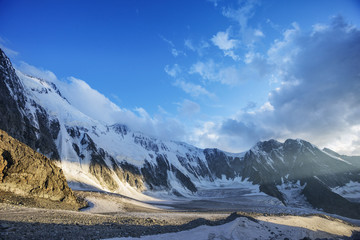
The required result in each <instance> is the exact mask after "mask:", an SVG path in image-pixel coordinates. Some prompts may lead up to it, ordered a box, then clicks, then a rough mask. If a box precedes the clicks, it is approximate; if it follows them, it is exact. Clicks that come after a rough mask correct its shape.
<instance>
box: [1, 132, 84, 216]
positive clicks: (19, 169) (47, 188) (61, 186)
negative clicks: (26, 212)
mask: <svg viewBox="0 0 360 240" xmlns="http://www.w3.org/2000/svg"><path fill="white" fill-rule="evenodd" d="M0 191H4V192H12V193H15V194H17V195H20V196H24V197H35V198H38V199H41V198H43V199H48V200H52V201H56V202H59V203H62V205H63V207H64V208H68V209H76V210H77V209H79V208H80V207H83V206H84V203H83V202H80V201H79V200H78V199H77V198H76V197H75V196H74V194H73V192H72V190H71V189H70V188H69V187H68V185H67V182H66V179H65V177H64V174H63V172H62V170H61V169H60V168H59V167H57V166H55V164H54V163H53V162H52V161H51V160H50V159H48V158H47V157H45V156H44V155H42V154H40V153H37V152H35V151H34V150H33V149H31V148H30V147H28V146H26V145H25V144H23V143H21V142H19V141H18V140H16V139H14V138H12V137H10V136H9V135H8V134H7V133H6V132H4V131H2V130H0Z"/></svg>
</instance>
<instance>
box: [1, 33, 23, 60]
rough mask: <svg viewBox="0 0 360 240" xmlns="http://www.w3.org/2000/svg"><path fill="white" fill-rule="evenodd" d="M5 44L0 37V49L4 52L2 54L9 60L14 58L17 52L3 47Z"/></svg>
mask: <svg viewBox="0 0 360 240" xmlns="http://www.w3.org/2000/svg"><path fill="white" fill-rule="evenodd" d="M6 43H7V41H6V40H5V39H3V38H1V37H0V48H1V49H2V50H3V51H4V53H5V54H6V55H7V56H8V57H10V58H12V57H16V56H17V55H18V54H19V53H18V52H17V51H14V50H12V49H10V48H8V47H6V46H5V45H6Z"/></svg>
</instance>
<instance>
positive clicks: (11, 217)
mask: <svg viewBox="0 0 360 240" xmlns="http://www.w3.org/2000/svg"><path fill="white" fill-rule="evenodd" d="M78 194H80V195H81V197H83V198H85V199H92V200H93V201H94V199H95V201H94V203H95V204H94V206H92V208H89V209H85V211H77V212H76V211H70V210H55V209H44V208H34V207H28V206H21V205H13V204H8V203H0V239H100V238H111V237H128V236H131V237H139V236H141V235H153V234H159V233H169V232H178V231H183V230H188V229H192V228H195V227H198V226H200V225H205V224H206V225H212V226H213V225H220V224H224V223H227V222H230V221H232V220H234V219H235V218H237V217H240V216H243V217H247V218H248V219H250V220H252V221H256V220H255V219H254V217H258V216H264V215H265V216H266V215H268V214H264V213H245V212H238V213H233V214H231V215H230V212H227V211H223V212H213V211H209V212H204V211H201V212H196V211H191V212H189V211H174V210H164V209H159V208H157V207H154V206H151V205H148V204H144V203H139V202H137V201H135V200H131V199H124V198H120V197H117V196H115V195H109V194H101V193H92V192H81V193H78ZM109 203H111V204H110V205H109ZM101 204H102V205H103V206H98V205H101ZM106 206H110V207H109V208H107V207H106ZM114 206H117V207H116V208H115V209H116V211H115V212H114V211H110V210H112V209H114ZM285 215H286V214H285Z"/></svg>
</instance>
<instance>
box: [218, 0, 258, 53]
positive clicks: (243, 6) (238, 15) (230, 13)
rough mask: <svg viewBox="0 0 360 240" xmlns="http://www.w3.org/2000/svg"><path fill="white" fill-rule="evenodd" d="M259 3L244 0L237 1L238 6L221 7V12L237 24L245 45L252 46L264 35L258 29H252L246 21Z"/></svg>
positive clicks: (254, 0)
mask: <svg viewBox="0 0 360 240" xmlns="http://www.w3.org/2000/svg"><path fill="white" fill-rule="evenodd" d="M259 4H260V1H257V0H245V1H240V2H239V7H238V8H233V7H227V8H224V9H223V12H222V14H223V15H224V16H225V17H227V18H229V19H231V20H233V21H235V22H236V23H237V24H238V25H239V33H240V36H241V42H242V44H244V45H245V46H248V47H249V46H252V45H253V44H254V42H255V41H256V40H257V38H259V37H263V36H262V35H264V34H263V33H262V32H261V31H260V30H259V29H253V28H252V27H250V26H248V21H249V19H251V18H252V17H253V16H254V14H255V7H256V6H257V5H259Z"/></svg>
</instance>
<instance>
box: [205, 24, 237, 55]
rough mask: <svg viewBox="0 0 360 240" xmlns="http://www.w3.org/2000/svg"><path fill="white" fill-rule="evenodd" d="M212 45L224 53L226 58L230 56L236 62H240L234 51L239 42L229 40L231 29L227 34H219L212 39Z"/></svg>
mask: <svg viewBox="0 0 360 240" xmlns="http://www.w3.org/2000/svg"><path fill="white" fill-rule="evenodd" d="M211 41H212V43H213V44H214V45H215V46H217V47H218V48H219V49H220V50H222V51H223V52H224V55H225V56H229V57H231V58H232V59H234V60H235V61H237V60H239V56H237V55H236V54H235V53H234V51H233V49H235V48H236V46H237V45H238V40H235V39H229V29H228V30H227V31H226V32H218V33H217V34H216V35H214V36H213V37H212V38H211Z"/></svg>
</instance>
